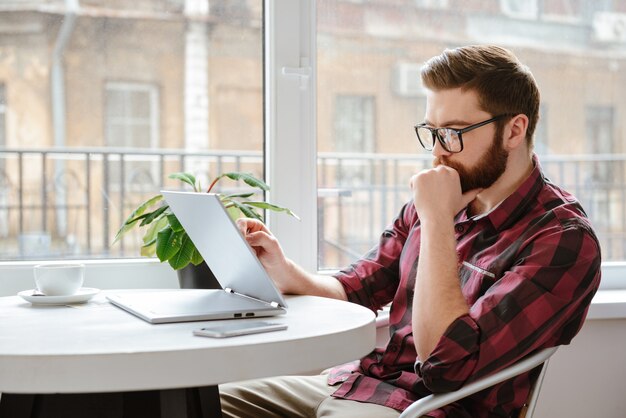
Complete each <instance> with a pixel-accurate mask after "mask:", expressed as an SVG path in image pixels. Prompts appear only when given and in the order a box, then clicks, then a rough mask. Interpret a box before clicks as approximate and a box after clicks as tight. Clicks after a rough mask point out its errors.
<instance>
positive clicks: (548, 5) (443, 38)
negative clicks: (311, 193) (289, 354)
mask: <svg viewBox="0 0 626 418" xmlns="http://www.w3.org/2000/svg"><path fill="white" fill-rule="evenodd" d="M623 13H624V2H615V1H613V2H611V1H597V2H588V1H578V0H574V1H565V0H563V1H560V0H555V1H552V0H551V1H528V2H518V1H505V0H501V1H497V2H494V1H492V0H478V1H472V2H452V1H448V2H444V1H441V2H430V1H429V2H425V1H399V2H373V1H370V2H354V1H342V0H318V2H317V25H318V26H317V48H318V49H317V66H318V67H317V70H318V74H317V77H318V89H317V97H318V108H317V120H318V126H317V130H318V175H319V177H318V187H319V199H318V201H319V202H320V203H319V225H320V228H319V242H318V245H319V249H320V258H319V266H320V268H337V267H342V266H344V265H346V264H347V263H349V262H351V261H353V260H355V259H356V258H357V257H359V256H360V255H362V254H364V253H365V252H366V251H367V250H369V249H370V248H371V247H372V246H373V245H374V244H375V243H376V242H377V241H378V238H379V234H380V233H381V232H382V230H383V229H384V228H385V227H386V226H387V225H388V223H389V222H391V220H392V219H393V217H394V216H395V215H396V214H397V212H398V210H399V209H400V207H401V206H402V205H403V204H404V203H405V202H407V201H408V199H410V196H411V195H410V192H409V190H408V186H407V184H408V179H409V177H410V176H411V175H412V174H413V173H415V172H416V171H418V170H420V169H422V168H425V167H430V165H431V156H430V153H428V152H425V151H423V150H422V149H421V147H420V146H419V144H418V141H417V138H416V137H415V132H414V130H413V126H414V125H415V124H416V123H419V122H422V121H423V118H424V111H425V96H424V91H423V88H422V86H421V83H420V76H419V71H420V67H421V65H422V63H423V62H424V61H426V60H427V59H428V58H430V57H432V56H434V55H437V54H439V53H441V52H442V51H443V49H445V48H448V47H455V46H461V45H467V44H476V43H487V42H488V43H495V44H499V45H502V46H504V47H507V48H509V49H511V50H512V51H513V52H514V53H515V54H516V55H517V56H518V57H519V58H520V60H521V61H522V62H523V63H525V64H527V65H528V66H529V67H530V69H531V70H532V71H533V74H534V75H535V77H536V79H537V81H538V83H539V87H540V89H541V95H542V102H543V103H542V108H541V121H540V123H539V125H538V127H537V130H536V141H537V146H536V148H535V151H536V152H537V153H539V156H540V160H541V161H542V165H543V168H544V170H545V171H546V172H547V175H548V176H549V177H550V179H551V180H552V181H554V182H556V183H557V184H560V185H562V186H563V187H565V188H566V189H567V190H569V191H571V192H572V193H573V194H574V195H575V196H577V197H578V199H579V200H581V202H582V204H583V206H584V207H585V208H586V210H587V212H588V213H589V215H590V217H591V219H592V222H593V223H594V225H595V227H596V230H597V232H598V235H599V237H600V240H601V245H602V250H603V257H604V260H624V259H625V258H626V210H625V209H624V206H623V204H624V202H625V201H626V195H625V194H624V187H623V186H624V183H625V182H626V171H625V170H624V165H625V161H624V159H623V155H624V154H623V153H624V151H625V148H626V143H625V141H626V124H623V123H620V122H619V121H620V118H619V116H618V115H619V114H621V113H623V108H624V106H625V105H626V95H624V94H622V93H621V92H623V90H624V87H623V86H624V81H625V80H624V77H623V73H624V71H623V69H624V68H626V59H625V58H624V56H626V55H625V54H624V52H626V32H624V31H621V28H623V27H624V24H625V23H626V19H624V14H623ZM555 16H562V17H563V18H554V17H555ZM564 20H565V21H566V22H564ZM441 22H446V24H445V25H442V24H441ZM564 23H566V24H564ZM617 51H619V53H617ZM365 98H367V99H365ZM366 103H367V104H366Z"/></svg>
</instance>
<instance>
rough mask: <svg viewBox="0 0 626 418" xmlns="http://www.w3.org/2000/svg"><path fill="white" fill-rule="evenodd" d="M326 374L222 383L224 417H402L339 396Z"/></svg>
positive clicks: (389, 409) (387, 410) (387, 409)
mask: <svg viewBox="0 0 626 418" xmlns="http://www.w3.org/2000/svg"><path fill="white" fill-rule="evenodd" d="M326 378H327V376H325V375H317V376H283V377H272V378H268V379H258V380H248V381H245V382H236V383H228V384H225V385H220V399H221V402H222V412H223V414H224V417H225V418H227V417H239V418H265V417H289V418H291V417H303V418H305V417H306V418H310V417H337V418H338V417H342V418H348V417H359V418H398V416H400V412H398V411H396V410H395V409H392V408H387V407H385V406H381V405H375V404H371V403H361V402H356V401H349V400H345V399H336V398H333V397H331V396H330V395H331V394H332V393H333V392H334V391H335V390H336V389H337V387H334V386H328V385H327V384H326Z"/></svg>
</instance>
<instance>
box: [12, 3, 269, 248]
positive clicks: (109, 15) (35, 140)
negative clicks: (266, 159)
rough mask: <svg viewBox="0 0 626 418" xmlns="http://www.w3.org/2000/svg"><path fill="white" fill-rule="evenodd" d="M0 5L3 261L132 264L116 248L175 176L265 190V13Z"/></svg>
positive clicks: (236, 6) (196, 7)
mask: <svg viewBox="0 0 626 418" xmlns="http://www.w3.org/2000/svg"><path fill="white" fill-rule="evenodd" d="M4 3H6V4H5V6H6V7H2V8H0V9H1V10H0V22H5V23H6V22H10V24H9V25H4V26H5V27H3V33H2V42H1V43H0V74H1V75H2V83H4V84H3V86H6V95H5V96H6V97H3V98H2V101H1V103H0V109H6V118H5V113H2V112H0V128H4V126H5V125H3V124H5V123H6V137H0V138H5V140H6V144H5V146H4V147H2V148H0V168H2V172H4V173H7V176H8V178H0V258H2V259H4V260H9V259H31V258H38V259H41V258H43V259H45V258H59V257H63V258H85V257H94V258H98V257H138V256H139V248H140V245H141V244H142V240H141V238H142V235H143V232H144V231H133V232H131V233H129V234H128V235H127V236H126V237H125V238H124V239H123V240H122V241H121V242H118V243H116V244H115V245H113V246H112V245H111V244H112V241H113V237H114V236H115V233H116V232H117V230H118V228H119V227H120V225H121V223H122V222H123V220H125V219H126V217H127V216H128V215H129V214H130V213H131V211H132V210H133V209H134V208H135V207H136V206H137V205H138V204H139V203H141V202H143V201H145V200H147V199H148V198H149V197H152V196H154V195H156V194H157V193H158V192H159V190H160V189H162V188H168V189H178V188H184V184H183V183H181V182H179V181H177V180H172V179H169V178H168V176H169V174H171V173H174V172H180V171H187V172H190V173H192V174H194V175H196V176H197V177H198V178H200V179H202V182H203V185H204V186H205V187H206V186H208V181H209V180H212V179H213V178H214V177H215V176H216V175H218V173H222V172H225V171H227V170H240V171H248V172H252V173H253V174H255V175H256V176H258V177H262V176H263V111H262V109H263V42H262V25H261V22H262V20H263V19H262V2H260V1H257V0H243V1H231V0H212V1H210V2H208V1H206V0H150V1H148V0H139V1H133V2H129V1H125V0H81V1H80V2H79V3H80V8H79V9H78V11H77V15H76V19H75V20H74V21H73V22H72V21H71V20H68V19H65V18H64V17H65V16H66V15H67V13H69V12H70V11H69V10H65V9H64V7H65V4H66V3H67V2H63V1H53V2H51V1H50V0H32V1H28V2H24V1H17V0H9V1H8V2H7V1H5V2H4ZM51 3H54V7H52V9H51V8H50V4H51ZM69 3H70V4H71V2H69ZM209 4H210V7H209ZM16 16H19V19H18V18H16ZM60 34H66V35H67V37H66V38H61V36H62V35H60ZM54 45H56V46H57V47H56V48H52V46H54ZM55 51H57V52H58V54H59V55H58V57H53V56H51V54H54V53H55ZM57 62H58V63H60V65H58V66H57V67H55V68H53V67H52V65H53V64H54V63H57ZM53 72H58V73H59V74H60V79H61V80H63V82H62V83H61V82H57V81H55V80H57V79H56V78H53V77H50V74H52V73H53ZM3 91H4V90H2V91H0V93H2V92H3ZM223 92H228V94H227V97H225V96H224V94H223ZM5 99H6V100H5ZM5 102H7V103H10V107H5V106H3V103H5ZM61 104H63V105H64V106H60V105H61ZM224 109H228V111H227V112H226V111H224ZM61 112H62V113H61ZM225 132H233V134H231V135H230V136H228V138H227V139H222V138H220V135H221V134H222V133H225ZM44 156H45V157H44ZM20 185H21V187H20ZM224 186H228V187H231V188H237V187H245V186H243V185H239V184H236V183H232V182H231V183H228V182H224Z"/></svg>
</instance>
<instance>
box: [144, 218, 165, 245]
mask: <svg viewBox="0 0 626 418" xmlns="http://www.w3.org/2000/svg"><path fill="white" fill-rule="evenodd" d="M166 226H167V218H166V217H162V218H160V219H158V220H157V221H156V222H153V223H151V224H150V226H149V227H148V230H147V231H146V233H145V234H144V235H143V244H144V245H149V244H151V243H152V242H153V241H155V240H156V235H157V233H158V232H159V231H160V230H162V229H163V228H165V227H166Z"/></svg>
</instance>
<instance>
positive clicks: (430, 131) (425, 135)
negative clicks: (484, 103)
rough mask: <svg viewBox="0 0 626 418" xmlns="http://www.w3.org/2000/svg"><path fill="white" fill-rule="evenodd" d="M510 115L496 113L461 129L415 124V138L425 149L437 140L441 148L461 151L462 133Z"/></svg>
mask: <svg viewBox="0 0 626 418" xmlns="http://www.w3.org/2000/svg"><path fill="white" fill-rule="evenodd" d="M508 116H510V115H508V114H505V115H498V116H494V117H493V118H491V119H487V120H485V121H482V122H478V123H475V124H473V125H470V126H468V127H467V128H463V129H454V128H430V127H428V126H426V124H425V123H420V124H419V125H415V133H416V134H417V139H418V140H419V141H420V144H421V145H422V147H424V149H425V150H426V151H432V150H433V148H435V141H439V143H440V144H441V146H442V147H443V149H445V150H446V151H448V152H455V153H456V152H461V151H463V137H462V135H463V134H464V133H466V132H469V131H471V130H473V129H476V128H480V127H481V126H485V125H488V124H490V123H492V122H495V121H497V120H500V119H502V118H505V117H508Z"/></svg>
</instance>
